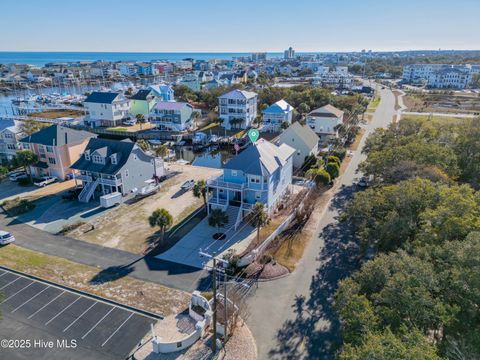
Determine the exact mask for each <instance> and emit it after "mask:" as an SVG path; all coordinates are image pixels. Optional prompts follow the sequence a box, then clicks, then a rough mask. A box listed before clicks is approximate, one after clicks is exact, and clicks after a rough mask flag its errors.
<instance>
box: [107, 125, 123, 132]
mask: <svg viewBox="0 0 480 360" xmlns="http://www.w3.org/2000/svg"><path fill="white" fill-rule="evenodd" d="M105 130H107V131H128V129H127V128H126V127H119V126H117V127H109V128H106V129H105Z"/></svg>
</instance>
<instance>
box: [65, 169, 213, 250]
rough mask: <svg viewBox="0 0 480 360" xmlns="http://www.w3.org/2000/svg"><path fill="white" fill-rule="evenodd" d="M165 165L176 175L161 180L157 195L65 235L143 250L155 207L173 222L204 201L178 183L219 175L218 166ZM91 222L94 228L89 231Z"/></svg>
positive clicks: (152, 229) (115, 246)
mask: <svg viewBox="0 0 480 360" xmlns="http://www.w3.org/2000/svg"><path fill="white" fill-rule="evenodd" d="M168 167H169V170H170V172H172V173H176V175H174V176H173V177H172V178H170V179H168V180H166V181H165V182H163V183H162V188H161V190H160V191H159V192H158V193H157V194H155V195H153V196H150V197H148V198H145V199H142V200H140V201H137V202H133V203H129V204H127V203H124V204H122V205H120V206H119V207H118V208H116V209H114V210H112V211H109V212H108V213H106V214H105V215H104V216H100V217H98V218H96V219H95V220H94V221H92V222H91V223H89V224H86V225H83V226H81V227H79V228H78V229H75V230H73V231H71V232H70V233H69V234H68V236H70V237H73V238H75V239H78V240H83V241H88V242H92V243H95V244H99V245H103V246H107V247H112V248H117V249H121V250H125V251H129V252H134V253H142V252H143V250H144V249H145V247H146V246H147V243H148V238H149V237H150V236H152V235H153V234H154V233H155V232H156V231H158V228H151V227H150V225H149V224H148V217H149V216H150V215H151V213H152V212H153V211H154V210H155V209H157V208H165V209H167V210H168V211H169V212H170V214H172V216H173V218H174V223H178V222H180V221H181V220H182V219H184V218H185V217H186V216H188V215H189V214H190V213H192V212H193V211H194V210H195V209H197V208H198V207H200V206H201V205H202V204H203V200H202V199H197V198H195V197H194V196H193V193H192V192H191V191H188V192H185V193H182V192H181V191H179V190H180V185H181V184H182V183H183V182H185V181H186V180H190V179H193V180H195V181H197V180H201V179H205V180H206V179H208V178H210V177H212V176H214V175H219V174H221V170H219V169H211V168H206V167H199V166H192V165H179V164H169V165H168ZM92 225H93V226H94V229H93V230H90V229H91V228H92ZM88 230H90V231H88ZM85 231H86V232H85Z"/></svg>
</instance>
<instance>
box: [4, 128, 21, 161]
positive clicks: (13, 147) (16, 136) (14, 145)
mask: <svg viewBox="0 0 480 360" xmlns="http://www.w3.org/2000/svg"><path fill="white" fill-rule="evenodd" d="M22 135H23V134H22V130H21V126H20V121H17V120H13V119H4V120H0V160H1V161H5V160H12V159H13V157H14V156H15V154H16V152H17V150H19V149H21V147H20V144H19V140H20V138H21V137H22Z"/></svg>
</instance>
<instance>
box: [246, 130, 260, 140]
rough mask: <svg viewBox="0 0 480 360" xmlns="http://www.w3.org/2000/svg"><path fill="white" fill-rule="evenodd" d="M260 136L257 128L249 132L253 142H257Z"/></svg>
mask: <svg viewBox="0 0 480 360" xmlns="http://www.w3.org/2000/svg"><path fill="white" fill-rule="evenodd" d="M259 136H260V133H259V132H258V130H257V129H251V130H250V131H249V132H248V137H249V138H250V140H251V141H252V143H255V141H257V140H258V137H259Z"/></svg>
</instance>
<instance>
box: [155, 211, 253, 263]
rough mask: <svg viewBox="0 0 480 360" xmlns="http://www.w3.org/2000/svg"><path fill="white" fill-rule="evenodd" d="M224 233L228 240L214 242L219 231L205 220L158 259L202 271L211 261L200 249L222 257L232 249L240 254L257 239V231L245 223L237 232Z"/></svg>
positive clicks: (227, 231)
mask: <svg viewBox="0 0 480 360" xmlns="http://www.w3.org/2000/svg"><path fill="white" fill-rule="evenodd" d="M222 231H224V232H225V235H226V238H225V239H224V240H214V239H213V237H212V236H213V234H215V233H216V232H218V231H217V229H216V228H213V227H211V226H210V225H208V218H205V219H203V220H202V221H201V222H200V223H199V224H198V225H197V226H195V227H194V228H193V229H192V231H190V232H189V233H188V234H187V235H185V236H184V237H183V238H182V239H181V240H180V241H179V242H178V243H177V244H175V245H174V246H173V247H172V248H170V249H169V250H167V251H166V252H164V253H163V254H160V255H157V256H156V258H157V259H160V260H166V261H170V262H174V263H177V264H183V265H188V266H192V267H196V268H200V269H201V268H203V267H204V265H206V264H207V263H209V260H208V259H206V258H204V257H201V256H200V255H199V251H200V249H201V250H202V251H204V252H206V253H209V254H216V255H220V256H221V254H224V253H226V252H227V251H228V250H230V249H235V250H236V252H237V253H239V252H241V251H242V250H244V249H245V248H246V247H247V245H248V244H249V242H250V241H251V240H252V239H253V238H254V237H255V229H254V228H253V227H252V226H250V225H248V224H245V223H241V224H240V225H239V227H238V229H237V230H235V229H233V228H231V229H229V230H226V231H225V230H222Z"/></svg>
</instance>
